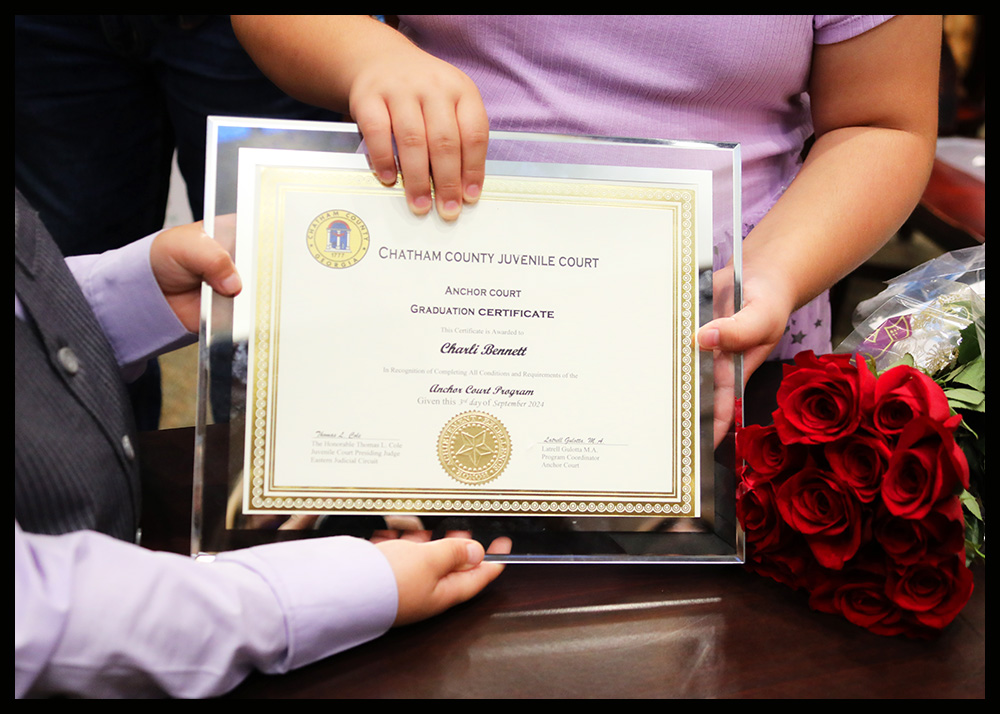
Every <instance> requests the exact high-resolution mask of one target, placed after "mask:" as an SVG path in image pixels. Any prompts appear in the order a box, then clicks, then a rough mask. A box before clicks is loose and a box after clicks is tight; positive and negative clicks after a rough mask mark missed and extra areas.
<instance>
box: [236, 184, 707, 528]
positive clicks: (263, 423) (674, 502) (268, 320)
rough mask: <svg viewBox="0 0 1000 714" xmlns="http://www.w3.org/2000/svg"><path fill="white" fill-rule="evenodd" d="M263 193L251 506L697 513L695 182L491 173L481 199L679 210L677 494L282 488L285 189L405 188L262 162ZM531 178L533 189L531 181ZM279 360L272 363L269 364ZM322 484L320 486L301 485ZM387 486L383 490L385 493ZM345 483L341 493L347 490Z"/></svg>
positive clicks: (251, 410)
mask: <svg viewBox="0 0 1000 714" xmlns="http://www.w3.org/2000/svg"><path fill="white" fill-rule="evenodd" d="M260 171H261V174H260V181H259V185H260V195H261V196H274V201H273V202H272V203H269V202H267V201H263V200H262V201H261V202H260V205H259V212H258V227H257V235H256V236H255V240H256V243H257V275H256V285H255V288H256V290H255V295H256V305H255V306H254V312H255V315H256V317H255V325H254V330H253V335H254V346H255V350H254V353H255V354H254V359H253V362H252V364H250V365H249V370H250V374H249V375H248V377H249V379H248V404H251V405H252V407H248V410H247V443H248V445H249V449H248V461H249V467H250V468H249V471H250V475H251V478H250V481H249V496H250V499H249V500H250V504H249V505H250V507H249V508H247V507H246V505H245V506H244V511H245V512H247V513H255V512H276V511H277V512H282V513H297V512H303V513H317V512H319V513H348V514H350V513H355V514H363V513H372V512H378V513H386V512H392V513H420V514H436V515H460V514H472V513H474V514H479V515H595V516H597V515H602V516H674V517H681V516H695V515H697V513H696V500H697V484H698V481H699V479H698V474H699V448H698V402H697V393H698V392H697V386H698V359H697V351H696V348H695V346H694V335H695V331H696V329H697V308H698V293H697V275H698V261H697V242H696V235H697V233H696V222H695V204H696V196H695V191H694V190H693V189H691V188H687V187H685V188H671V187H664V186H645V185H637V184H616V183H599V182H593V181H589V182H584V181H577V180H570V181H566V180H552V179H538V178H529V177H496V176H493V177H487V179H486V181H485V183H484V190H483V197H482V199H481V201H484V202H485V201H515V200H516V201H522V202H523V201H535V202H540V203H542V202H551V201H553V200H557V201H558V202H560V203H573V202H577V203H580V204H582V205H593V204H595V203H596V204H602V205H616V204H629V205H632V206H636V205H639V206H646V207H649V208H656V209H665V210H672V211H673V215H674V235H675V236H676V237H677V238H678V239H677V240H675V241H674V245H673V249H674V265H675V266H677V267H678V271H677V276H676V277H677V280H676V285H675V289H674V294H673V296H672V297H673V301H674V306H673V307H674V309H673V310H672V311H671V314H672V315H673V319H674V324H673V326H672V334H673V335H674V336H675V339H674V354H675V366H676V370H675V373H674V376H673V379H674V382H675V393H676V394H679V395H680V398H679V399H676V400H675V404H676V411H675V414H674V419H673V420H672V424H673V429H674V433H673V434H671V438H670V444H672V445H679V446H680V448H679V449H675V450H673V453H674V463H673V471H674V473H675V474H676V477H677V478H676V479H675V483H676V482H679V484H680V494H677V493H657V494H638V493H633V494H630V495H629V496H627V497H626V496H621V495H615V496H614V497H611V498H609V497H607V496H600V495H598V494H596V493H590V494H588V493H576V494H573V496H572V497H568V496H567V495H566V494H560V495H557V496H549V495H548V494H542V493H539V494H535V495H533V496H529V497H527V498H526V497H525V494H521V495H513V493H514V492H511V491H507V493H506V495H501V494H496V495H487V494H481V495H479V496H476V497H473V498H469V497H468V495H466V494H463V493H461V492H446V493H442V494H441V495H440V496H434V495H432V494H433V493H435V492H436V491H439V490H438V489H413V491H414V492H418V491H419V492H420V493H419V495H416V496H409V495H407V493H406V492H407V491H408V489H399V488H393V489H388V488H386V489H380V488H375V489H372V488H369V489H364V491H366V492H367V494H370V495H367V494H365V495H359V493H358V492H359V491H360V490H361V489H358V488H357V487H350V488H348V487H330V486H327V487H292V488H288V487H284V488H281V489H278V488H276V487H274V484H273V474H274V472H275V468H274V459H275V453H274V451H275V449H274V444H273V439H274V433H275V426H274V425H275V422H276V419H277V417H276V415H275V413H274V410H275V395H276V393H277V374H278V369H277V362H278V349H277V347H278V344H279V336H278V334H277V329H276V327H275V326H276V325H277V321H276V319H275V315H277V314H278V312H279V311H280V305H279V302H280V300H279V299H278V298H277V297H276V296H278V295H280V294H281V292H280V288H281V254H282V251H283V236H282V235H281V232H280V231H278V230H277V226H278V225H282V224H283V211H284V205H285V197H286V195H287V194H288V193H290V192H294V191H300V190H302V189H303V188H309V189H312V190H315V189H316V188H319V187H330V188H334V187H335V188H337V189H338V190H339V191H345V190H348V191H352V192H358V193H368V192H374V191H381V192H385V191H387V190H392V191H395V192H397V193H399V194H402V189H401V188H399V183H397V186H396V187H395V188H393V189H387V188H386V187H385V186H384V185H383V184H381V183H380V182H379V181H377V180H376V179H375V177H374V176H372V174H371V173H370V172H367V171H358V170H337V171H330V170H328V169H309V168H283V167H265V168H262V169H260ZM529 186H530V190H527V187H529ZM272 362H273V363H272ZM317 490H319V491H323V492H324V493H323V494H319V495H305V496H303V495H300V494H301V492H312V491H317ZM383 491H385V492H391V493H386V495H378V494H379V493H381V492H383ZM341 492H345V493H341Z"/></svg>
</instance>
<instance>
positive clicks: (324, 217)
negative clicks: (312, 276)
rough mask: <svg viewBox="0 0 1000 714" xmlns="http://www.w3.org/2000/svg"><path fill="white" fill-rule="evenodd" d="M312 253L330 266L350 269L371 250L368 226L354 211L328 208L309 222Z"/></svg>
mask: <svg viewBox="0 0 1000 714" xmlns="http://www.w3.org/2000/svg"><path fill="white" fill-rule="evenodd" d="M306 241H307V243H308V244H309V254H310V255H311V256H312V257H313V258H315V259H316V260H317V261H318V262H319V263H321V264H323V265H325V266H326V267H328V268H350V267H351V266H352V265H354V264H355V263H357V262H358V261H360V260H361V259H362V258H364V257H365V253H367V252H368V226H366V225H365V223H364V221H362V220H361V219H360V218H358V217H357V216H356V215H354V214H353V213H351V212H350V211H342V210H339V209H338V210H333V211H325V212H324V213H321V214H319V215H318V216H316V218H315V220H313V222H312V223H311V224H309V231H308V233H307V234H306Z"/></svg>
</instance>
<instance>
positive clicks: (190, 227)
mask: <svg viewBox="0 0 1000 714" xmlns="http://www.w3.org/2000/svg"><path fill="white" fill-rule="evenodd" d="M149 262H150V265H151V267H152V268H153V275H154V276H155V277H156V282H157V283H158V284H159V286H160V290H162V291H163V296H164V297H165V298H166V299H167V303H168V304H169V305H170V309H171V310H173V311H174V314H175V315H177V319H178V320H180V321H181V324H183V325H184V327H186V328H187V330H188V331H189V332H197V331H198V322H199V320H200V317H201V283H202V281H203V280H204V281H205V282H206V283H208V284H209V285H211V286H212V289H213V290H215V292H217V293H219V294H220V295H225V296H227V297H232V296H234V295H236V294H238V293H239V292H240V290H241V289H242V283H241V282H240V276H239V274H238V273H237V272H236V266H235V265H233V261H232V259H231V258H230V257H229V253H227V252H226V249H225V248H223V247H222V246H221V245H219V244H218V243H217V242H216V241H214V240H212V239H211V238H210V237H209V236H208V234H207V233H205V231H204V229H203V227H202V223H201V221H199V222H198V223H189V224H187V225H184V226H178V227H177V228H170V229H168V230H165V231H163V232H162V233H160V234H159V235H158V236H156V238H154V239H153V245H152V247H151V248H150V250H149Z"/></svg>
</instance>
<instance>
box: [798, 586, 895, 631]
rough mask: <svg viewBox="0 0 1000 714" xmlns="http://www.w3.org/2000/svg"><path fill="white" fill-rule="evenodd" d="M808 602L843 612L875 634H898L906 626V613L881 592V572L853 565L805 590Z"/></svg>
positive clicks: (821, 607)
mask: <svg viewBox="0 0 1000 714" xmlns="http://www.w3.org/2000/svg"><path fill="white" fill-rule="evenodd" d="M809 606H810V607H812V608H813V609H814V610H819V611H820V612H828V613H831V614H840V615H843V616H844V618H845V619H847V620H848V621H849V622H853V623H854V624H855V625H858V626H860V627H864V628H866V629H868V630H870V631H871V632H874V633H875V634H876V635H890V636H891V635H900V634H903V633H904V632H907V631H908V629H909V625H908V622H907V618H906V613H905V612H904V611H903V610H902V609H901V608H900V607H899V606H898V605H896V603H894V602H893V601H892V600H891V599H890V598H889V597H888V596H887V595H886V593H885V575H883V574H881V573H877V572H870V571H867V570H861V569H857V570H855V571H853V572H852V573H850V574H849V575H846V576H843V577H839V578H828V579H827V580H825V581H824V582H823V583H821V584H820V585H818V586H817V587H816V589H815V590H813V591H812V592H811V593H810V594H809Z"/></svg>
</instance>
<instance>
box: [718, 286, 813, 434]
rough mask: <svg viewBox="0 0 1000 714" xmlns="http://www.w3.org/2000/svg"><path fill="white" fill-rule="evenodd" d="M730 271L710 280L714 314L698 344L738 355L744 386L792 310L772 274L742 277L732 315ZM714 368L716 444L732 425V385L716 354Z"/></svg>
mask: <svg viewBox="0 0 1000 714" xmlns="http://www.w3.org/2000/svg"><path fill="white" fill-rule="evenodd" d="M732 278H733V274H732V269H731V268H730V267H728V266H727V267H726V268H724V269H722V270H720V271H718V272H716V274H715V276H714V282H715V290H714V293H715V296H714V297H715V304H716V314H717V315H722V317H718V318H716V319H714V320H712V321H711V322H709V323H708V324H706V325H704V326H703V327H702V328H701V329H700V330H699V331H698V346H699V347H700V348H701V349H703V350H716V351H717V352H722V353H736V352H742V353H743V383H744V384H746V380H747V379H749V378H750V375H751V374H753V373H754V371H755V370H756V369H757V368H758V367H760V365H761V364H763V362H764V360H766V359H767V356H768V355H769V354H771V351H772V350H774V348H775V347H776V346H777V344H778V342H780V341H781V338H782V336H783V335H784V332H785V325H786V324H787V323H788V316H789V315H791V313H792V310H793V308H794V303H793V301H792V298H791V295H790V293H789V291H788V289H787V285H786V281H783V280H781V279H780V277H779V276H777V275H768V274H764V273H759V272H758V273H755V274H748V273H747V272H744V273H743V309H742V310H740V311H739V312H737V313H736V314H733V307H732V306H733V291H732ZM714 365H715V429H714V432H715V434H714V436H715V445H716V446H718V445H719V443H720V442H721V441H722V439H723V438H724V437H725V435H726V433H727V432H728V431H729V428H730V427H731V426H732V423H733V417H734V408H735V386H736V385H735V382H734V376H733V371H732V365H731V362H730V361H729V360H728V359H727V358H726V357H724V356H722V355H718V358H717V359H716V360H715V361H714Z"/></svg>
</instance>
